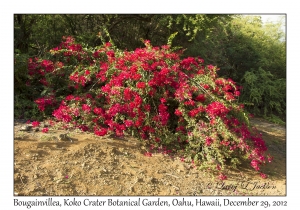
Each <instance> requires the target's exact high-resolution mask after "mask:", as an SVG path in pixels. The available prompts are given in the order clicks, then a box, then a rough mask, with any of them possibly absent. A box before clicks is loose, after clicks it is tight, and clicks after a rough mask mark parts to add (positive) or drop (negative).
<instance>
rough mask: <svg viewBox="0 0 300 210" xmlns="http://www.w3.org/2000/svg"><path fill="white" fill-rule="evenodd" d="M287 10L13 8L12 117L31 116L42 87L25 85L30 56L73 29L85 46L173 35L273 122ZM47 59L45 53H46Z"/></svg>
mask: <svg viewBox="0 0 300 210" xmlns="http://www.w3.org/2000/svg"><path fill="white" fill-rule="evenodd" d="M284 25H285V17H284V16H283V18H282V19H281V21H279V22H263V21H262V18H261V16H259V15H228V14H14V60H15V63H14V117H15V118H25V119H28V118H30V119H34V118H38V117H39V112H38V109H37V107H36V105H35V104H33V103H32V101H33V99H35V98H38V97H39V95H36V94H40V92H39V91H36V92H35V91H34V90H32V87H28V86H26V83H25V81H26V80H27V60H28V58H30V57H40V58H41V57H42V58H43V57H44V58H45V56H46V52H47V51H49V50H50V49H51V48H53V47H55V46H57V45H58V44H59V43H60V42H61V38H62V36H73V37H75V39H76V41H78V42H81V43H85V44H86V46H90V47H95V46H98V45H101V44H102V42H101V39H99V36H98V35H99V33H100V34H101V35H102V37H104V39H105V41H110V42H113V43H114V45H115V46H117V48H119V49H121V50H125V49H127V50H129V51H130V50H134V49H136V48H139V47H143V45H144V44H143V42H142V41H141V40H142V39H147V40H150V41H151V44H152V45H153V46H161V45H164V44H167V43H168V42H170V40H172V47H174V48H178V49H182V50H183V52H184V53H183V57H189V56H192V57H196V56H200V57H202V58H203V59H204V61H205V62H206V64H212V65H217V66H218V68H220V71H219V72H218V73H219V76H221V77H224V78H231V79H233V80H234V81H235V82H237V84H238V85H239V86H242V87H243V89H242V91H241V95H240V98H239V102H240V103H243V104H245V106H246V110H247V111H248V112H249V113H252V114H254V115H256V116H262V117H264V118H266V119H268V120H270V121H272V122H275V123H280V124H284V122H285V121H286V39H285V36H286V35H285V31H283V30H282V27H284ZM45 59H46V58H45Z"/></svg>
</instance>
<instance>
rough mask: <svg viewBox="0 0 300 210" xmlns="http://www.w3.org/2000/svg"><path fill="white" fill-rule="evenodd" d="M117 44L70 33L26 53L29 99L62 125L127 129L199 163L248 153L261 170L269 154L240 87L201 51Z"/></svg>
mask: <svg viewBox="0 0 300 210" xmlns="http://www.w3.org/2000/svg"><path fill="white" fill-rule="evenodd" d="M144 43H145V48H138V49H136V50H135V51H132V52H128V51H121V50H118V49H116V48H115V47H114V46H113V45H112V44H111V43H105V44H104V45H103V46H99V47H96V48H95V49H92V48H87V47H83V46H82V45H81V44H78V43H76V42H75V40H74V39H73V38H72V37H65V38H64V40H63V42H62V43H61V44H60V45H59V46H58V47H56V48H53V49H51V50H50V53H49V55H48V58H47V59H38V58H35V59H30V61H29V65H28V74H29V78H30V79H29V81H28V83H30V84H31V85H35V86H36V87H40V89H41V94H42V95H41V97H40V98H37V99H36V100H35V103H36V104H37V105H38V107H39V109H40V111H41V112H43V113H44V114H45V115H47V114H48V115H49V114H51V115H52V116H53V117H54V118H55V119H56V120H57V121H60V122H62V123H63V124H64V127H66V128H78V129H81V130H82V131H87V132H93V133H94V134H95V135H97V136H104V135H108V134H115V135H117V136H124V135H133V136H135V137H137V138H138V139H140V140H141V141H144V142H145V143H147V144H148V145H149V146H150V150H149V151H148V152H147V153H146V155H147V156H151V151H152V150H153V151H154V150H156V151H161V152H164V153H173V152H176V153H177V154H178V155H180V156H182V157H183V158H184V159H185V160H190V161H192V162H194V163H198V164H197V165H199V167H200V168H201V169H205V170H210V171H212V172H217V173H218V176H219V178H220V179H226V175H224V174H223V171H224V169H225V168H226V167H227V166H230V165H231V166H235V165H236V164H239V163H240V160H242V159H246V160H248V161H249V163H250V164H251V166H252V167H253V168H254V169H255V170H257V171H259V173H261V169H260V167H261V166H262V165H263V164H264V163H266V162H270V161H271V157H270V156H267V155H266V154H265V152H266V150H267V147H266V145H265V142H264V141H263V139H262V137H261V135H260V134H259V133H257V132H254V130H252V129H250V128H249V127H248V121H247V119H248V118H247V116H246V115H245V113H244V111H243V106H242V105H240V104H238V103H237V100H236V99H237V97H238V96H239V94H240V92H239V87H238V86H237V85H236V84H235V82H234V81H232V80H231V79H224V78H219V77H218V76H217V70H218V69H217V68H216V67H215V66H213V65H204V60H203V59H201V58H200V57H188V58H183V59H181V58H180V53H176V52H174V51H172V49H170V46H168V45H165V46H161V47H153V46H151V44H150V41H148V40H146V41H145V42H144Z"/></svg>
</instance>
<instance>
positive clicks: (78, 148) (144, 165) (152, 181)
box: [14, 119, 286, 196]
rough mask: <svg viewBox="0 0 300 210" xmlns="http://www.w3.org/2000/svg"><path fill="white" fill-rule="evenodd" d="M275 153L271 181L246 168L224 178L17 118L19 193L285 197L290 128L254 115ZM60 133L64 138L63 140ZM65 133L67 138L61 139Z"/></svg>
mask: <svg viewBox="0 0 300 210" xmlns="http://www.w3.org/2000/svg"><path fill="white" fill-rule="evenodd" d="M251 123H252V125H254V126H256V127H257V128H258V129H259V130H260V131H261V132H262V134H263V137H264V139H265V141H266V143H267V146H268V148H269V152H270V153H271V155H273V156H274V161H273V163H271V164H269V165H267V166H266V168H265V170H264V172H265V173H266V174H268V178H267V179H262V178H261V177H260V176H259V174H258V173H257V172H255V171H253V170H252V169H251V168H249V167H248V165H249V164H245V165H244V166H241V167H240V168H239V170H233V169H232V170H230V171H228V172H227V176H228V179H227V180H225V181H220V180H217V179H214V178H213V177H211V176H210V175H209V174H206V173H204V172H202V171H198V170H197V169H196V168H193V167H192V166H191V165H190V164H188V163H185V162H182V161H180V159H179V158H177V157H171V156H168V155H163V154H159V153H157V154H153V156H152V157H147V156H145V155H144V154H145V152H146V151H147V148H146V147H145V146H143V145H142V144H141V143H140V142H139V141H138V140H136V139H134V138H131V137H125V138H124V139H118V138H114V137H103V138H99V137H95V136H93V135H92V134H87V133H81V132H75V131H74V132H71V133H68V134H67V137H66V136H63V135H61V136H60V134H64V133H65V131H63V130H59V129H54V128H51V127H49V132H48V133H43V132H41V128H42V127H43V125H41V126H40V129H39V130H38V131H36V130H35V129H32V128H25V127H24V126H25V125H26V123H25V122H22V121H17V120H16V121H15V129H14V132H15V135H14V193H15V195H16V196H21V195H29V196H42V195H47V196H59V195H71V196H81V195H82V196H92V195H98V196H100V195H103V196H104V195H114V196H117V195H120V196H121V195H122V196H126V195H130V196H136V195H138V196H142V195H146V196H151V195H156V196H165V195H171V196H176V195H181V196H190V195H218V196H220V195H226V196H230V195H260V196H262V195H273V196H274V195H281V196H282V195H286V129H285V127H283V126H279V125H275V124H270V123H268V122H266V121H263V120H261V119H253V120H252V121H251ZM60 137H61V138H60ZM62 137H66V138H62Z"/></svg>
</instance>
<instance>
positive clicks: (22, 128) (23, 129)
mask: <svg viewBox="0 0 300 210" xmlns="http://www.w3.org/2000/svg"><path fill="white" fill-rule="evenodd" d="M31 128H32V126H29V125H23V126H22V127H21V128H20V131H30V130H31Z"/></svg>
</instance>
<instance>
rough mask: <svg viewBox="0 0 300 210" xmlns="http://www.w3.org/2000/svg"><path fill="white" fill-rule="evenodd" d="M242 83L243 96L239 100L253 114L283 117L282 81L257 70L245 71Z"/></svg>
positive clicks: (284, 98)
mask: <svg viewBox="0 0 300 210" xmlns="http://www.w3.org/2000/svg"><path fill="white" fill-rule="evenodd" d="M242 81H243V87H244V89H243V93H244V94H243V95H242V98H241V100H243V101H244V102H245V104H246V105H250V107H249V108H251V110H252V111H253V113H255V114H257V115H263V116H272V115H273V113H279V114H281V115H285V107H286V96H285V94H286V93H285V90H286V83H285V80H284V79H276V78H275V77H274V75H272V74H271V73H270V72H269V71H265V70H263V69H262V68H259V69H258V71H249V72H248V71H247V72H246V73H245V75H244V78H243V80H242ZM259 84H263V85H259ZM273 118H274V117H273Z"/></svg>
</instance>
